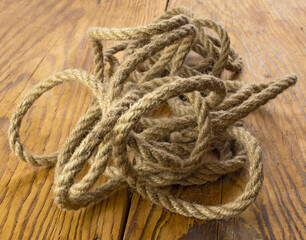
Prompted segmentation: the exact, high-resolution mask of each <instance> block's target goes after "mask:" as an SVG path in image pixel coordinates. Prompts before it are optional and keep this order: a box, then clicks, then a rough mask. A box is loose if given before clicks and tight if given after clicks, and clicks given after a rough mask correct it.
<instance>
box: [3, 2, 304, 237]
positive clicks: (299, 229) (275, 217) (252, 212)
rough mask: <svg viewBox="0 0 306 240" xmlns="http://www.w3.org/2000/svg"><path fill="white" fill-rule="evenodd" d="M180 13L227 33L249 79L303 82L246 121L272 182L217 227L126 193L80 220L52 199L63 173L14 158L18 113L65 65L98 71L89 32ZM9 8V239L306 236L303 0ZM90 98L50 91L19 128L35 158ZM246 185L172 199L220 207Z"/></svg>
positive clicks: (234, 177) (78, 89)
mask: <svg viewBox="0 0 306 240" xmlns="http://www.w3.org/2000/svg"><path fill="white" fill-rule="evenodd" d="M176 6H186V7H189V8H191V9H193V10H194V12H195V13H196V14H197V15H198V16H200V17H202V18H210V19H213V20H215V21H218V22H219V23H221V24H222V25H223V26H225V28H226V29H227V30H228V32H229V35H230V37H231V43H232V44H233V46H234V47H235V48H236V49H237V50H238V52H239V53H240V54H241V55H242V57H243V62H244V68H243V71H242V73H241V74H240V75H239V79H240V80H241V81H244V82H265V81H269V80H271V79H274V78H277V77H280V76H282V75H284V74H287V73H291V72H295V73H296V74H297V76H298V83H297V85H296V86H294V87H293V88H291V89H290V90H288V91H286V92H285V93H284V94H282V95H281V96H279V97H278V98H277V99H275V100H273V101H271V102H269V103H268V104H267V105H265V106H264V107H261V108H260V109H259V110H257V111H256V112H254V113H252V114H251V115H250V116H248V117H247V118H246V120H245V122H246V125H247V126H248V128H249V129H250V131H251V132H252V133H253V134H254V135H255V136H256V137H257V138H258V140H259V142H260V144H261V146H262V148H263V161H264V167H265V169H264V174H265V181H264V186H263V187H262V190H261V192H260V194H259V196H258V198H257V200H256V201H255V203H254V204H253V205H252V206H251V207H249V208H248V209H247V210H246V211H245V212H243V213H242V214H240V215H239V216H237V217H235V218H233V219H231V220H227V221H209V222H203V221H198V220H195V219H191V218H185V217H182V216H178V215H176V214H171V213H169V212H167V211H165V210H163V209H162V208H160V207H157V206H154V205H152V204H151V203H150V202H149V201H147V200H143V199H142V198H140V197H139V195H138V194H136V193H132V192H129V191H128V189H127V188H125V189H124V190H122V191H119V192H116V193H115V194H114V195H112V196H111V197H109V198H107V199H106V200H104V201H103V202H100V203H97V204H94V205H92V206H90V207H87V208H85V209H82V210H79V211H76V212H67V211H63V210H60V209H59V208H57V207H56V205H55V204H54V203H53V199H52V195H53V190H52V180H53V174H54V170H53V169H49V168H34V167H32V166H30V165H28V164H26V163H24V162H22V161H20V160H19V159H18V158H17V157H16V156H15V155H14V154H13V153H11V152H10V148H9V144H8V140H7V129H8V125H9V119H10V116H11V115H12V113H13V111H14V109H15V108H16V106H17V104H18V103H19V102H20V101H21V100H22V98H23V97H24V96H25V94H26V93H27V92H28V91H29V90H30V89H31V88H32V87H33V86H35V85H36V84H37V83H38V82H40V81H42V80H43V79H44V78H46V77H47V76H48V75H50V74H53V73H55V72H57V71H61V70H64V69H67V68H82V69H86V70H88V71H90V72H93V59H92V55H91V46H90V42H89V41H88V38H87V34H86V33H87V29H88V28H89V27H91V26H106V27H129V26H138V25H145V24H148V23H150V22H152V20H153V19H155V18H156V17H157V16H159V15H160V14H162V13H163V12H164V11H165V9H169V8H172V7H176ZM0 9H1V15H0V46H1V48H0V52H1V54H0V73H1V74H0V101H1V103H0V130H1V133H2V134H1V136H0V159H1V164H0V239H1V240H2V239H122V238H123V239H193V240H195V239H303V238H306V230H305V181H306V180H305V154H306V141H305V139H306V137H305V136H306V134H305V131H306V125H305V123H306V121H305V94H306V85H305V84H304V81H305V79H304V78H305V76H306V67H305V61H306V58H305V42H306V38H305V31H306V26H305V23H306V14H305V11H306V1H302V0H278V1H266V0H259V1H257V0H248V1H238V0H231V1H222V0H215V1H198V0H185V1H183V0H158V1H155V0H154V1H152V0H129V1H128V0H121V1H120V0H112V1H111V0H97V1H92V0H90V1H69V0H64V1H57V0H48V1H45V0H35V1H16V0H3V1H1V2H0ZM106 46H110V44H109V43H107V44H106ZM89 101H90V94H89V92H88V91H87V90H86V89H85V87H83V86H81V85H79V84H64V85H61V86H58V87H56V88H55V89H54V90H52V91H51V92H48V93H46V94H44V95H43V96H42V97H41V98H40V99H39V101H37V103H35V105H34V107H32V108H31V110H30V113H29V114H27V116H26V118H25V119H24V121H23V123H22V131H21V138H22V141H23V142H24V143H25V145H26V146H27V148H29V149H30V150H33V151H34V152H35V153H38V154H42V153H50V152H53V151H55V150H56V149H58V148H59V147H60V146H61V145H62V144H63V142H64V140H65V138H66V137H67V135H68V133H69V131H70V130H71V129H72V127H73V126H74V124H75V123H76V121H77V119H78V118H79V117H80V116H81V115H82V114H83V113H84V112H85V110H86V107H87V105H88V103H89ZM246 180H247V179H246V178H245V171H239V172H237V173H235V174H230V175H228V176H225V177H223V178H222V179H220V180H219V181H217V182H215V183H209V184H207V185H205V186H202V187H191V188H175V189H173V190H171V192H172V194H174V195H176V196H181V197H182V198H186V199H189V200H194V201H197V202H201V203H205V204H220V203H224V202H228V201H230V200H232V199H233V198H234V197H235V196H237V195H238V194H239V193H240V192H241V191H242V190H243V188H244V184H245V182H246Z"/></svg>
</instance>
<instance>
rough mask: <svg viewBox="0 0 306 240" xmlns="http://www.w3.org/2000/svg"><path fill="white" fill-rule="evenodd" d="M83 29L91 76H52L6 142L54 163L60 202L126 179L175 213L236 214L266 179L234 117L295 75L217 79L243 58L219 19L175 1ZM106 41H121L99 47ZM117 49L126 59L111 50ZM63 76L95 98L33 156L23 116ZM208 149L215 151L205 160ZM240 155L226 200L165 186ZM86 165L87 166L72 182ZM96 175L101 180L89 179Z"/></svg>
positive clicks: (84, 201)
mask: <svg viewBox="0 0 306 240" xmlns="http://www.w3.org/2000/svg"><path fill="white" fill-rule="evenodd" d="M207 29H210V30H212V31H213V32H215V34H216V35H215V36H213V35H211V34H210V33H209V32H207ZM89 37H90V38H91V42H92V46H93V55H94V63H95V70H94V74H95V75H91V74H89V73H87V72H85V71H83V70H78V69H68V70H65V71H63V72H59V73H56V74H55V75H53V76H50V77H48V78H47V79H46V80H44V81H42V82H41V83H39V84H38V85H37V86H36V87H34V89H32V90H31V91H30V92H29V93H28V94H27V95H26V96H25V98H24V99H23V101H22V102H21V103H20V104H19V105H18V106H17V109H16V111H15V112H14V114H13V116H12V118H11V121H10V127H9V132H8V134H9V143H10V146H11V149H12V150H13V151H14V152H15V153H16V154H17V156H18V157H20V158H21V159H22V160H24V161H26V162H28V163H30V164H32V165H36V166H55V174H54V200H55V202H56V203H57V204H58V206H59V207H61V208H65V209H79V208H81V207H85V206H87V205H89V204H91V203H93V202H97V201H101V200H102V199H104V198H105V197H107V196H109V195H110V194H112V193H113V192H114V191H116V190H117V189H120V188H121V187H122V186H124V185H128V186H130V187H131V188H133V189H134V190H136V191H137V192H138V193H139V194H141V195H142V196H143V197H144V198H147V199H149V200H151V201H152V202H153V203H155V204H157V205H160V206H162V207H164V208H166V209H168V210H169V211H171V212H174V213H178V214H181V215H184V216H187V217H195V218H198V219H203V220H211V219H225V218H229V217H233V216H235V215H237V214H239V213H241V212H242V211H243V210H245V209H246V208H247V207H248V206H249V205H250V204H251V203H252V202H254V201H255V199H256V196H257V195H258V192H259V190H260V187H261V185H262V182H263V164H262V160H261V148H260V147H259V145H258V143H257V141H256V140H255V138H254V137H253V136H252V135H251V134H250V133H249V132H248V131H247V130H246V129H245V127H243V126H242V125H241V122H240V120H241V119H242V118H244V117H246V116H247V115H248V114H249V113H250V112H252V111H254V110H255V109H257V108H258V107H259V106H261V105H263V104H266V103H267V102H268V101H269V100H271V99H273V98H275V97H276V96H277V95H278V94H280V93H282V92H283V91H284V90H285V89H287V88H289V87H291V86H293V85H294V84H295V83H296V80H297V79H296V76H294V75H288V76H285V77H282V78H280V79H277V80H273V81H270V82H265V83H259V84H244V83H242V82H239V81H234V80H232V81H230V80H221V79H220V75H221V73H222V72H223V71H224V69H227V70H230V71H233V72H237V71H239V70H241V68H242V60H241V57H240V56H239V54H238V53H237V52H236V50H235V49H234V48H232V47H231V45H230V38H229V36H228V34H227V32H226V30H225V29H224V28H223V27H222V26H221V25H220V24H217V23H215V22H213V21H211V20H208V19H198V18H196V17H194V15H193V13H191V12H190V11H189V10H187V9H184V8H175V9H171V10H169V11H167V12H165V14H164V15H163V16H161V17H160V18H159V19H158V20H157V21H156V22H154V23H152V24H150V25H148V26H144V27H135V28H124V29H114V28H111V29H109V28H99V27H95V28H92V29H90V30H89ZM103 40H118V41H122V40H124V41H125V42H122V43H119V44H117V45H115V46H113V47H111V48H110V49H108V50H106V51H104V52H103V45H102V41H103ZM121 51H123V52H124V57H123V60H122V61H120V60H119V59H118V58H117V57H116V56H115V54H116V53H118V52H121ZM192 51H194V52H196V53H198V54H199V55H200V57H201V58H202V60H201V61H200V63H199V64H197V65H190V64H188V56H189V53H190V52H192ZM66 81H77V82H80V83H82V84H84V85H85V86H86V87H87V88H89V89H90V91H91V93H92V99H93V100H92V101H91V103H90V106H89V108H88V110H87V112H86V113H85V114H84V116H82V117H81V118H80V120H79V121H78V122H77V124H76V126H75V127H74V129H73V130H72V131H71V133H70V135H69V136H68V138H67V140H66V141H65V143H64V144H63V146H62V147H61V149H59V150H58V151H57V152H55V153H52V154H50V155H46V156H38V155H35V154H32V153H30V152H29V151H28V150H26V149H25V147H24V146H23V145H22V143H21V142H20V134H19V131H20V126H21V122H22V119H23V118H24V116H25V115H26V113H27V111H28V110H29V108H30V107H31V106H32V105H33V104H34V102H35V101H36V100H37V99H38V98H39V97H40V96H41V95H42V94H43V93H45V92H47V91H49V90H50V89H52V88H53V87H55V86H57V85H59V84H61V83H63V82H66ZM161 105H166V106H167V107H168V108H170V115H169V116H168V117H161V118H153V117H151V115H150V113H151V112H152V111H154V110H155V109H158V108H159V107H160V106H161ZM212 150H217V151H218V152H219V155H220V158H219V159H214V160H210V159H209V160H208V159H206V153H207V152H209V151H212ZM129 153H133V159H129V157H128V155H129ZM246 162H248V166H249V167H248V174H249V181H248V182H247V184H246V186H245V189H244V191H243V192H242V193H241V194H240V195H239V196H238V197H237V198H236V199H235V200H234V201H232V202H228V203H225V204H222V205H218V206H206V205H203V204H198V203H192V202H188V201H186V200H183V199H180V198H176V197H174V196H172V195H171V194H169V193H167V192H166V191H164V187H167V186H172V185H175V184H179V185H182V186H189V185H201V184H205V183H206V182H209V181H216V180H217V179H218V178H220V177H221V176H222V175H225V174H227V173H231V172H235V171H237V170H238V169H240V168H242V167H244V166H245V164H246ZM85 163H89V166H90V167H89V170H88V171H87V173H86V174H85V176H83V177H82V178H81V179H80V180H79V181H76V175H77V174H78V173H79V172H80V171H81V170H82V169H83V168H84V165H85ZM101 175H103V176H105V177H107V181H106V182H105V183H103V184H101V185H99V186H98V187H94V185H95V183H96V182H97V181H98V179H99V177H100V176H101Z"/></svg>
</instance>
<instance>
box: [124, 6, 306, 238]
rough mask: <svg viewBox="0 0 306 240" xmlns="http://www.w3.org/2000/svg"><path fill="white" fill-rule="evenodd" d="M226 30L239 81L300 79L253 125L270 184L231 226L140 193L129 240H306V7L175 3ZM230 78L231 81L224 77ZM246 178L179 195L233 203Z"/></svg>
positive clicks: (249, 122)
mask: <svg viewBox="0 0 306 240" xmlns="http://www.w3.org/2000/svg"><path fill="white" fill-rule="evenodd" d="M177 6H185V7H188V8H191V9H192V10H193V11H194V12H195V13H196V14H197V15H198V16H199V17H202V18H210V19H213V20H215V21H217V22H219V23H221V24H222V25H223V26H224V27H225V28H226V29H227V31H228V32H229V35H230V37H231V43H232V44H233V46H234V47H235V48H236V49H237V51H238V52H239V53H240V54H241V55H242V57H243V60H244V69H243V71H242V73H241V74H239V75H238V76H236V78H237V79H239V80H241V81H244V82H264V81H269V80H270V79H273V78H277V77H280V76H282V75H284V74H288V73H291V72H295V73H296V74H297V76H298V79H299V82H298V84H297V86H295V87H294V88H292V89H290V90H289V91H287V92H285V93H284V94H283V95H281V96H279V97H278V98H277V99H276V100H273V101H271V102H270V103H268V104H267V105H266V106H264V107H262V108H260V109H259V110H257V111H256V112H254V113H252V114H251V115H250V116H248V117H247V118H246V121H245V122H246V125H247V126H248V128H249V129H250V130H251V132H252V133H253V134H254V135H255V136H256V137H257V138H258V140H259V142H260V144H261V146H262V147H263V152H264V154H263V159H264V166H265V170H264V171H265V181H264V186H263V188H262V190H261V192H260V195H259V197H258V198H257V200H256V202H255V203H254V204H253V205H252V206H251V207H250V208H248V209H247V210H246V211H245V212H244V213H242V214H241V215H239V216H237V217H235V218H233V219H231V220H227V221H210V222H203V221H197V220H194V219H188V218H184V217H182V216H178V215H176V214H171V213H169V212H167V211H165V210H163V209H161V208H160V207H156V206H154V205H152V204H151V203H150V202H149V201H147V200H143V199H141V198H140V197H139V195H138V194H133V197H132V202H131V207H130V211H129V216H128V221H127V224H126V230H125V239H169V240H170V239H184V240H186V239H190V240H191V239H192V240H195V239H304V237H305V236H306V229H305V219H306V218H305V201H304V200H305V196H306V195H305V153H306V145H305V143H306V141H305V136H306V134H305V129H306V125H305V123H306V121H305V96H304V95H305V93H306V87H305V84H304V82H303V81H304V79H303V78H304V76H305V75H306V68H305V60H306V58H305V40H306V38H305V30H304V29H305V23H306V17H305V10H306V2H305V1H284V0H281V1H264V0H261V1H255V0H253V1H236V0H231V1H222V0H216V1H198V0H188V1H187V0H169V3H168V8H172V7H177ZM226 77H228V75H226V74H225V75H224V78H226ZM246 181H247V178H246V171H245V170H243V171H240V172H238V173H235V174H230V175H228V176H225V177H223V178H222V179H220V180H219V181H217V182H215V183H210V184H207V185H205V186H202V187H191V188H178V189H173V190H172V191H173V194H175V195H176V196H181V197H182V198H185V199H189V200H193V201H195V202H199V203H204V204H220V203H224V202H228V201H231V200H233V199H234V198H235V197H237V196H238V195H239V193H241V192H242V191H243V188H244V186H245V183H246Z"/></svg>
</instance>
